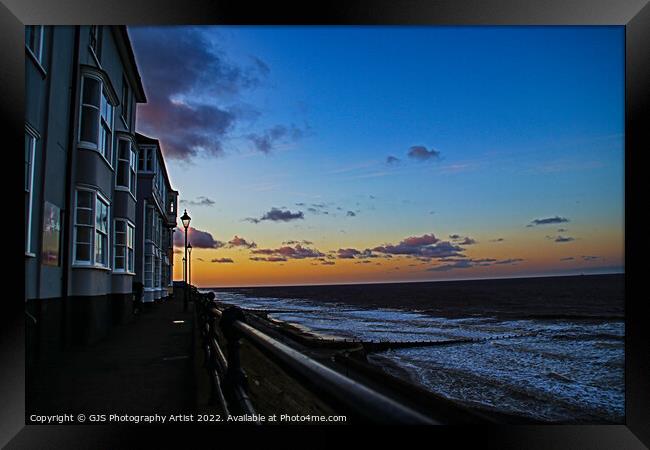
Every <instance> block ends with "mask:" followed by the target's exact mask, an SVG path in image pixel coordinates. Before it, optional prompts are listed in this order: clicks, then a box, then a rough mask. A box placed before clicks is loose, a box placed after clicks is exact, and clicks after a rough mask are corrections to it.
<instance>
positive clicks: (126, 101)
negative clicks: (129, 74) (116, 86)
mask: <svg viewBox="0 0 650 450" xmlns="http://www.w3.org/2000/svg"><path fill="white" fill-rule="evenodd" d="M122 120H124V124H125V125H126V127H127V128H129V127H130V126H131V95H130V92H129V82H128V81H127V80H126V77H125V76H122Z"/></svg>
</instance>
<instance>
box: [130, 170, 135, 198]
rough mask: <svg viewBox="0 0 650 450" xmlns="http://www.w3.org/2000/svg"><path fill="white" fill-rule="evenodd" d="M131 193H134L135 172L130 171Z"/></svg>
mask: <svg viewBox="0 0 650 450" xmlns="http://www.w3.org/2000/svg"><path fill="white" fill-rule="evenodd" d="M130 186H131V193H132V194H133V195H135V172H133V171H131V185H130Z"/></svg>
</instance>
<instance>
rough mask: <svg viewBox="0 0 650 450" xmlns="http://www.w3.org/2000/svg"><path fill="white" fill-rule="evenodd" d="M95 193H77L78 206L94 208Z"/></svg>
mask: <svg viewBox="0 0 650 450" xmlns="http://www.w3.org/2000/svg"><path fill="white" fill-rule="evenodd" d="M92 201H93V193H92V192H90V191H77V206H79V207H82V208H92V207H93V203H92Z"/></svg>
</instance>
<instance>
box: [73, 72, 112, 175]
mask: <svg viewBox="0 0 650 450" xmlns="http://www.w3.org/2000/svg"><path fill="white" fill-rule="evenodd" d="M87 78H92V79H93V80H96V81H97V82H98V83H99V105H94V104H91V103H84V102H83V101H84V98H83V97H84V87H85V83H86V79H87ZM104 101H105V102H106V104H107V105H110V108H111V117H110V123H107V120H105V118H104V114H103V111H102V106H103V104H104ZM84 107H87V108H92V109H94V110H95V111H97V121H98V123H97V136H96V138H95V139H96V142H92V141H86V140H82V138H81V123H82V117H83V113H84ZM105 126H106V127H107V128H108V132H109V134H110V141H109V149H108V152H109V154H108V155H107V154H106V153H107V151H106V148H104V141H103V140H102V139H101V137H102V130H105V129H104V127H105ZM77 128H78V130H77V146H78V147H79V148H83V149H86V150H94V151H96V152H97V153H99V154H100V155H101V156H102V158H103V159H104V161H106V163H107V164H108V166H109V167H110V168H111V169H113V153H114V152H113V150H114V149H113V147H114V146H113V141H114V135H115V130H114V128H115V105H113V103H111V101H110V96H109V95H108V92H107V90H106V86H105V84H104V80H103V79H102V77H100V76H99V75H96V74H94V73H91V72H85V73H83V74H82V76H81V89H80V93H79V126H78V127H77ZM113 170H114V169H113Z"/></svg>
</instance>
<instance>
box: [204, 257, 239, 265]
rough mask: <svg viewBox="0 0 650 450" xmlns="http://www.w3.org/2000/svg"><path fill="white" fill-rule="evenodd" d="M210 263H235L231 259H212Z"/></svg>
mask: <svg viewBox="0 0 650 450" xmlns="http://www.w3.org/2000/svg"><path fill="white" fill-rule="evenodd" d="M210 262H213V263H221V264H224V263H234V262H235V261H233V260H232V259H231V258H214V259H211V260H210Z"/></svg>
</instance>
